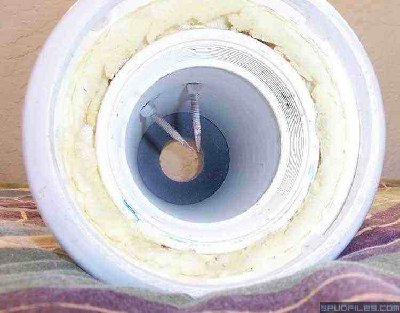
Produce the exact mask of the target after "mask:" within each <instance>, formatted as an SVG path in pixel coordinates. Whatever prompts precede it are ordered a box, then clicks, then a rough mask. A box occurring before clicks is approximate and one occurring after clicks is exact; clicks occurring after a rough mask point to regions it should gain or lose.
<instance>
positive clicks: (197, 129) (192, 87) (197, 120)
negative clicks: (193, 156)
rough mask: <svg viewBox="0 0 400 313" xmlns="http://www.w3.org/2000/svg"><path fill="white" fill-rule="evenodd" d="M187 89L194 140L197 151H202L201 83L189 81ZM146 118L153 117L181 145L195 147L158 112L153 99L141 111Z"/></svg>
mask: <svg viewBox="0 0 400 313" xmlns="http://www.w3.org/2000/svg"><path fill="white" fill-rule="evenodd" d="M186 90H187V93H188V95H189V100H190V107H191V114H192V121H193V132H194V140H195V144H196V150H197V152H200V151H201V117H200V103H199V102H200V90H201V84H199V83H189V84H187V85H186ZM140 114H141V116H142V117H144V118H152V119H154V122H155V123H156V124H157V125H158V126H160V127H161V128H162V129H163V130H164V131H165V132H166V133H167V134H168V135H169V136H170V137H171V138H172V139H173V140H175V141H177V142H179V143H180V144H181V145H183V146H185V147H187V148H189V149H192V150H193V147H192V146H191V145H190V144H189V143H188V142H187V141H186V140H185V138H183V137H182V136H181V134H180V133H179V132H178V131H177V130H176V129H175V128H174V127H173V126H172V125H171V124H170V123H168V122H167V121H166V120H165V119H164V117H162V116H161V115H160V114H158V113H157V111H156V108H155V107H154V106H153V105H152V101H150V102H148V103H147V104H146V105H145V106H144V107H143V108H142V110H141V112H140Z"/></svg>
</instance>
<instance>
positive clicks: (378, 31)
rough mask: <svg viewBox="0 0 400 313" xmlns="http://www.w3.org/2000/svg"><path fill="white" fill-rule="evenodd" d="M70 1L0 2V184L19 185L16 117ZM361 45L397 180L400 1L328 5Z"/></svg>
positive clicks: (335, 0)
mask: <svg viewBox="0 0 400 313" xmlns="http://www.w3.org/2000/svg"><path fill="white" fill-rule="evenodd" d="M74 2H75V1H74V0H0V8H1V9H0V69H1V70H0V99H1V100H0V101H1V102H0V144H1V145H0V146H1V149H0V182H13V183H23V182H25V180H26V179H25V174H24V169H23V162H22V156H21V135H20V133H21V111H22V106H23V99H24V94H25V89H26V86H27V81H28V77H29V73H30V70H31V68H32V65H33V63H34V61H35V58H36V56H37V54H38V52H39V50H40V47H41V46H42V44H43V42H44V40H45V39H46V37H47V36H48V34H49V33H50V31H51V29H52V28H53V27H54V25H55V24H56V22H57V20H58V19H59V18H61V16H62V15H63V14H64V12H65V11H66V10H67V9H68V7H69V6H70V5H72V4H73V3H74ZM330 2H331V3H332V4H333V5H334V6H336V8H337V9H338V10H339V11H340V12H341V13H342V14H343V15H344V17H345V18H346V19H347V20H348V22H349V23H350V25H351V26H352V27H353V28H354V29H355V31H356V33H357V34H358V35H359V36H360V38H361V40H362V42H363V43H364V45H365V47H366V49H367V50H368V52H369V55H370V57H371V59H372V61H373V63H374V65H375V68H376V71H377V73H378V76H379V79H380V82H381V86H382V91H383V95H384V101H385V108H386V115H387V122H388V143H387V146H388V149H387V150H388V151H387V157H386V163H385V171H384V175H385V176H386V177H389V178H400V104H399V100H400V99H399V94H400V22H399V19H398V16H400V0H330Z"/></svg>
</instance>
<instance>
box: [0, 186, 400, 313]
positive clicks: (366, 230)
mask: <svg viewBox="0 0 400 313" xmlns="http://www.w3.org/2000/svg"><path fill="white" fill-rule="evenodd" d="M321 301H400V183H397V182H391V183H390V182H386V183H382V184H381V186H380V189H379V192H378V195H377V197H376V200H375V203H374V205H373V207H372V208H371V211H370V214H369V215H368V217H367V219H366V221H365V223H364V226H363V227H362V228H361V230H360V231H359V232H358V234H357V236H356V237H355V238H354V240H353V241H352V242H351V244H350V245H349V246H348V247H347V248H346V250H345V251H344V252H343V253H342V255H341V257H340V258H339V259H338V260H337V261H333V262H325V263H323V264H319V265H318V266H316V267H313V268H310V269H308V270H307V271H305V272H303V273H299V274H297V275H294V276H291V277H289V278H286V279H283V280H277V281H272V282H269V283H267V284H263V285H259V286H254V287H252V288H249V289H240V290H235V291H233V292H232V291H231V292H229V293H221V294H215V295H213V296H208V297H206V298H203V299H200V300H199V299H197V300H194V299H191V298H190V297H189V296H187V295H159V294H154V293H152V292H149V291H146V290H137V289H134V288H123V287H111V286H108V285H106V284H104V283H102V282H99V281H97V280H96V279H94V278H92V277H91V276H90V275H88V274H86V273H85V272H84V271H83V270H82V269H80V268H79V267H78V266H77V265H75V264H74V262H73V261H72V260H71V259H70V258H69V257H68V256H67V254H66V253H65V252H64V251H63V250H62V248H61V247H60V246H59V244H58V243H57V241H56V240H55V239H54V237H53V236H52V235H51V233H50V232H49V230H48V229H47V228H46V226H45V225H44V223H43V221H42V220H41V218H40V215H39V213H38V211H37V209H36V205H35V202H34V201H33V199H32V197H31V196H30V194H29V191H28V190H24V189H7V190H4V189H3V190H0V312H55V311H56V312H107V313H108V312H188V313H189V312H282V313H283V312H319V303H320V302H321Z"/></svg>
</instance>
